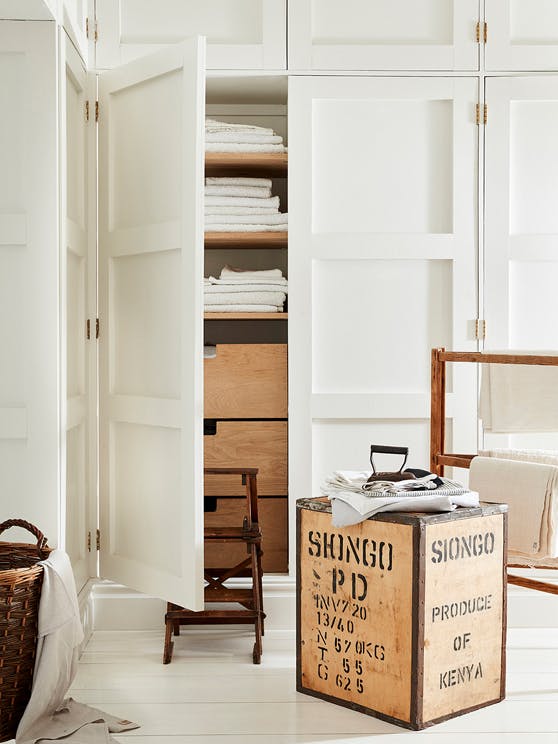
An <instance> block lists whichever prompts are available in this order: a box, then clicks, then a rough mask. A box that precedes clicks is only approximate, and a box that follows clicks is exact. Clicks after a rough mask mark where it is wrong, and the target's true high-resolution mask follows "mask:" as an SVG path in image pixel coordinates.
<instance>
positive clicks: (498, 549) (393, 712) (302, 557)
mask: <svg viewBox="0 0 558 744" xmlns="http://www.w3.org/2000/svg"><path fill="white" fill-rule="evenodd" d="M305 507H306V508H305ZM504 512H505V507H502V508H501V509H500V507H499V506H496V507H494V506H490V507H484V508H482V509H470V510H466V511H465V510H460V514H459V516H456V515H452V514H447V515H426V514H423V515H420V514H416V515H384V516H380V517H379V518H378V519H373V520H366V521H365V522H363V523H361V524H358V525H353V526H351V527H347V528H343V529H339V528H335V527H332V524H331V509H330V507H329V506H328V505H325V504H323V503H319V501H318V500H312V499H306V500H302V501H300V502H299V509H298V517H299V523H298V527H299V529H298V550H299V566H298V568H299V614H298V623H297V625H298V683H297V684H298V689H299V690H300V691H302V692H308V693H310V694H315V695H318V696H319V697H325V698H327V699H330V700H332V701H333V702H338V703H340V704H343V705H347V706H349V707H354V708H358V709H359V710H363V711H364V712H368V713H370V714H372V715H378V716H379V717H383V718H387V719H389V720H394V721H395V722H399V723H402V724H403V725H405V726H408V727H410V728H417V729H418V728H424V727H426V726H428V725H431V724H432V723H434V722H436V721H439V720H442V719H444V718H447V717H452V716H454V715H459V714H460V713H463V712H465V711H467V710H469V709H473V708H477V707H480V706H483V705H487V704H490V703H493V702H497V701H498V700H500V699H502V698H503V694H504V683H503V679H504V674H505V670H504V669H503V638H504V630H503V629H504V622H505V604H504V587H505V585H504V573H503V567H504V552H505V513H504Z"/></svg>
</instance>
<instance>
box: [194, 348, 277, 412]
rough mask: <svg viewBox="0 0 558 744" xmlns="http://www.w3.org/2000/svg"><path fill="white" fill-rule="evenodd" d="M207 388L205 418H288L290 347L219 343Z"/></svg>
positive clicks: (207, 366) (208, 363)
mask: <svg viewBox="0 0 558 744" xmlns="http://www.w3.org/2000/svg"><path fill="white" fill-rule="evenodd" d="M204 386H205V400H204V416H205V418H287V345H286V344H218V345H217V355H216V356H215V357H214V358H213V359H205V360H204Z"/></svg>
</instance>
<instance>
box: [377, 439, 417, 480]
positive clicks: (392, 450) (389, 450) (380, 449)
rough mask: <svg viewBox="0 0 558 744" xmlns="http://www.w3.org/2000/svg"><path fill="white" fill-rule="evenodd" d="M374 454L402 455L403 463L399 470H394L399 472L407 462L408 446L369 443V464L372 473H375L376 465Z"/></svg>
mask: <svg viewBox="0 0 558 744" xmlns="http://www.w3.org/2000/svg"><path fill="white" fill-rule="evenodd" d="M374 454H379V455H403V463H402V465H401V467H400V468H399V470H397V471H395V472H397V473H401V471H402V470H403V468H404V467H405V465H406V464H407V457H408V456H409V448H408V447H391V446H389V445H384V444H371V445H370V465H372V473H373V475H376V466H375V465H374Z"/></svg>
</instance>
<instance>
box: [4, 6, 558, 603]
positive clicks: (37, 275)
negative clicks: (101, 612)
mask: <svg viewBox="0 0 558 744" xmlns="http://www.w3.org/2000/svg"><path fill="white" fill-rule="evenodd" d="M155 5H156V10H154V7H155ZM285 6H286V3H285V2H284V0H227V1H226V2H225V0H221V2H217V0H216V1H215V2H207V3H205V2H199V1H197V2H193V0H192V1H188V2H179V0H164V1H163V2H160V3H157V4H154V3H152V2H148V1H147V0H134V1H132V0H97V2H96V12H97V24H98V42H97V45H96V66H97V68H99V69H103V70H104V71H102V72H101V73H100V75H96V74H95V73H94V72H91V71H90V70H89V71H88V67H87V66H85V65H84V63H83V61H82V59H81V58H80V54H79V53H78V51H77V50H76V48H75V47H76V46H77V49H78V50H80V51H81V52H82V53H83V51H84V48H85V46H83V48H82V44H83V45H85V41H84V39H83V38H82V37H80V35H79V34H78V33H76V32H75V30H74V32H72V30H71V29H70V28H68V31H69V36H70V38H67V37H66V35H65V33H64V31H60V29H59V30H58V33H59V34H60V36H59V37H58V40H57V29H56V26H57V24H56V23H55V22H54V21H51V22H48V21H34V22H33V23H21V22H17V21H5V22H2V23H1V24H0V49H1V54H0V104H1V108H2V112H3V113H2V117H1V118H0V170H1V172H2V174H3V176H5V177H3V178H2V179H1V180H0V349H1V352H2V364H1V365H0V505H1V507H2V515H1V516H2V517H4V515H5V516H8V515H9V516H21V517H24V518H27V519H30V520H31V521H33V522H36V523H37V524H38V525H39V526H40V527H41V528H42V529H43V530H44V531H45V533H46V534H47V535H48V536H49V538H50V542H51V544H53V545H56V544H60V545H62V546H65V548H66V549H67V550H68V552H69V554H70V557H71V559H72V563H73V566H74V571H75V574H76V578H77V583H78V585H79V586H83V584H84V583H85V581H86V580H87V578H88V577H89V576H94V575H96V571H97V556H98V555H99V556H100V574H101V575H102V576H103V577H105V578H110V579H114V580H117V581H119V582H122V583H125V584H128V585H129V586H131V587H133V588H136V589H139V590H141V591H144V592H147V593H150V594H154V595H157V596H163V597H164V598H165V599H170V600H172V601H175V602H176V603H178V604H182V605H186V606H189V607H191V608H193V609H196V608H199V607H200V606H201V602H202V565H203V545H202V542H203V541H202V525H203V499H202V496H203V492H202V491H203V484H202V466H203V451H202V450H203V443H202V436H203V429H202V420H203V395H202V392H203V391H202V366H203V354H202V348H201V347H202V343H203V327H202V326H203V314H202V304H203V302H202V299H203V298H202V282H201V279H202V276H203V273H204V269H203V234H202V233H203V216H202V184H203V159H204V147H203V118H204V114H205V113H206V112H207V113H208V114H210V115H212V116H215V117H217V118H219V117H222V118H227V119H229V120H231V121H254V122H255V123H263V124H266V123H267V124H270V125H271V126H273V127H274V128H276V129H277V130H278V131H279V132H280V133H281V134H282V135H283V136H285V137H287V135H288V145H289V179H288V194H287V193H286V181H285V179H282V180H283V182H284V183H283V184H282V185H280V186H279V188H281V189H283V192H284V193H282V204H284V203H286V202H284V201H283V199H286V198H287V196H288V211H289V233H290V234H289V260H288V276H289V321H288V324H289V330H288V345H289V352H288V353H289V369H290V376H289V427H290V429H289V432H290V433H289V451H290V463H289V499H290V506H291V515H294V501H295V500H296V499H297V498H300V497H308V496H313V495H314V496H315V495H318V493H319V484H320V481H321V479H322V478H323V477H324V475H325V474H326V473H328V472H329V471H331V470H332V469H339V468H347V469H353V468H355V469H356V468H362V467H364V466H365V465H366V462H367V457H368V448H369V445H370V444H371V443H378V444H394V445H408V446H409V448H410V463H411V464H413V465H416V466H420V465H421V464H424V465H426V464H427V462H428V448H429V388H430V377H429V352H430V349H431V348H432V347H435V346H446V347H447V348H450V349H456V350H473V349H475V348H477V346H480V345H481V344H479V340H478V339H477V338H476V337H475V319H476V318H478V317H479V316H481V317H484V318H485V319H486V321H487V337H486V347H487V348H508V347H516V348H522V349H545V348H552V347H556V346H557V345H558V336H557V334H556V327H555V326H556V324H554V323H552V322H549V318H554V317H555V316H556V309H557V308H556V300H555V298H556V292H555V287H556V285H557V282H558V261H557V260H556V256H555V250H554V243H555V242H556V238H557V237H558V220H557V217H556V214H557V211H556V208H555V205H556V203H557V200H558V182H557V179H556V172H558V146H557V145H556V142H557V137H556V131H558V77H557V76H555V75H545V76H542V75H539V76H537V75H522V76H515V77H513V76H510V75H509V74H502V75H499V76H498V75H496V74H495V75H494V77H490V75H484V70H485V69H489V70H493V71H504V73H505V71H506V70H507V71H513V70H515V69H522V70H524V71H527V72H528V71H530V70H535V71H536V70H557V69H558V56H557V55H556V50H558V36H557V37H556V38H554V37H555V36H556V35H554V36H553V34H554V32H553V29H554V28H556V27H558V18H557V17H556V14H557V11H556V9H555V4H554V3H553V2H545V0H536V1H535V2H533V3H530V2H527V0H514V1H513V2H509V3H508V2H500V1H497V0H486V3H485V9H486V20H487V23H488V25H487V34H486V43H484V41H483V39H484V26H483V25H482V24H483V23H484V19H483V17H482V16H480V15H479V3H478V2H477V0H463V1H462V2H461V1H458V0H456V1H455V2H446V0H443V1H442V0H421V2H410V0H409V1H407V2H405V1H404V0H398V1H397V2H392V3H387V2H379V1H376V0H373V1H371V2H362V1H359V0H348V2H346V3H337V2H330V0H314V2H303V1H302V0H301V1H300V2H298V0H297V1H296V2H290V3H289V9H288V23H289V67H290V70H289V72H288V73H287V72H286V70H285V67H286V49H287V47H286V33H285V30H286V25H287V10H286V7H285ZM64 7H66V11H65V14H64V18H65V19H67V20H65V21H64V23H67V25H68V26H72V27H75V28H81V27H82V25H83V24H82V22H83V20H84V16H83V14H84V12H85V3H80V2H77V0H76V2H70V0H68V1H67V2H66V4H65V6H64ZM0 10H1V7H0ZM72 19H73V20H72ZM479 22H480V25H479V28H478V36H477V23H479ZM197 33H202V34H204V35H206V36H207V67H209V68H214V69H215V68H216V69H221V70H222V71H223V72H222V73H219V74H213V76H210V77H209V78H208V81H207V82H208V85H207V87H208V97H207V99H206V98H205V92H204V88H205V69H206V65H205V62H204V45H203V43H201V42H200V41H198V40H197V39H189V40H187V41H185V42H184V41H182V40H183V39H184V37H188V36H195V35H196V34H197ZM80 38H82V40H81V42H80ZM172 42H178V43H176V44H172ZM89 43H91V42H89ZM159 47H164V48H163V49H159V50H158V51H155V52H153V50H156V49H158V48H159ZM483 60H485V65H484V68H483V67H482V65H483ZM479 65H480V67H479ZM57 66H58V67H57ZM89 67H91V64H90V65H89ZM234 70H236V71H237V72H233V71H234ZM239 70H240V72H238V71H239ZM270 70H274V71H275V74H269V71H270ZM281 70H283V74H277V73H280V72H281ZM477 70H479V72H478V73H476V72H475V71H477ZM386 71H387V72H386ZM403 71H404V72H403ZM436 71H438V74H436ZM452 71H457V74H453V72H452ZM314 72H317V73H318V74H314ZM351 72H356V73H358V74H354V75H351V74H350V73H351ZM365 73H366V74H365ZM375 73H379V74H375ZM287 80H288V85H287ZM483 84H484V88H483V87H482V86H483ZM97 86H98V88H99V102H100V106H99V111H100V119H99V122H98V126H96V122H95V108H96V106H95V98H96V96H95V91H96V88H97ZM287 87H288V98H287V96H286V90H287ZM206 100H207V106H206ZM484 101H486V103H487V121H486V125H485V124H484V122H483V109H482V105H480V106H478V104H479V103H480V104H482V103H484ZM287 121H288V128H287ZM97 137H98V143H97ZM279 180H281V179H279ZM97 199H98V203H99V211H98V215H97ZM230 255H231V256H233V254H230ZM479 256H480V257H481V260H482V262H481V263H480V265H479ZM222 258H223V256H222V255H221V254H220V253H219V252H218V251H217V252H216V251H207V255H206V266H205V270H206V273H215V272H216V271H218V270H219V269H220V268H221V266H222V263H220V262H221V259H222ZM233 258H234V260H235V261H236V260H238V261H244V260H246V261H248V260H250V261H251V262H252V261H254V262H256V263H257V265H256V264H255V263H254V264H252V267H253V268H270V266H271V264H270V263H269V262H272V261H276V260H278V259H277V257H276V255H271V253H270V251H268V252H267V253H266V252H265V251H263V252H261V253H259V252H258V253H256V252H254V251H253V250H251V249H250V250H248V249H243V250H240V249H239V250H238V251H237V252H236V253H235V254H234V256H233ZM284 259H285V254H283V255H282V257H281V258H280V259H279V260H281V261H283V262H284ZM97 264H98V266H97ZM282 268H283V269H284V270H286V269H287V266H286V265H282ZM96 318H99V319H100V337H99V339H98V341H97V339H96V322H95V320H96ZM88 321H89V323H88ZM224 322H228V321H224ZM270 325H272V324H270ZM236 332H237V333H240V331H238V329H237V331H236ZM239 338H240V337H239ZM240 340H241V341H242V339H240ZM281 342H282V341H281ZM97 364H98V377H97ZM476 386H477V380H476V373H475V371H474V370H472V369H467V368H465V367H464V368H459V367H455V369H454V370H452V374H451V376H450V378H449V380H448V391H449V396H448V404H447V409H446V414H447V427H446V429H447V432H448V438H449V441H448V443H447V446H448V447H449V448H451V449H452V450H453V451H458V452H459V451H461V452H469V451H474V450H475V448H476V446H477V420H476V410H475V405H476V404H475V401H476V390H477V387H476ZM518 443H519V440H518ZM522 443H524V442H522ZM527 444H529V445H531V446H537V443H535V442H532V441H529V442H528V443H527ZM548 444H549V446H556V443H555V442H554V441H552V442H550V440H549V442H548ZM98 478H99V479H98ZM97 510H98V512H99V522H97ZM98 524H99V525H100V528H101V540H100V553H97V551H96V549H95V543H96V535H95V530H96V528H97V525H98ZM292 527H293V525H292V522H291V540H290V543H291V547H292V550H293V551H294V539H292V537H293V535H294V532H293V529H292ZM88 541H89V546H90V548H91V549H89V547H88ZM293 565H294V561H293V560H292V555H291V566H293Z"/></svg>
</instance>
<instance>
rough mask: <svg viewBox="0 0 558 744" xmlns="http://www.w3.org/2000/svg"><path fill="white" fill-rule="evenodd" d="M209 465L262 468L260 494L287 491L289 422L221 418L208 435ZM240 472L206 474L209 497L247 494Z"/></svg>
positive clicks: (206, 455)
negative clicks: (213, 432) (222, 419)
mask: <svg viewBox="0 0 558 744" xmlns="http://www.w3.org/2000/svg"><path fill="white" fill-rule="evenodd" d="M203 439H204V448H205V457H204V461H205V467H206V468H228V467H231V468H259V473H258V494H259V495H260V496H285V495H286V494H287V422H286V421H218V422H217V433H216V434H214V435H208V436H205V437H204V438H203ZM245 493H246V490H245V487H244V486H243V485H242V482H241V479H240V476H238V475H206V476H205V495H206V496H243V495H244V494H245Z"/></svg>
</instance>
